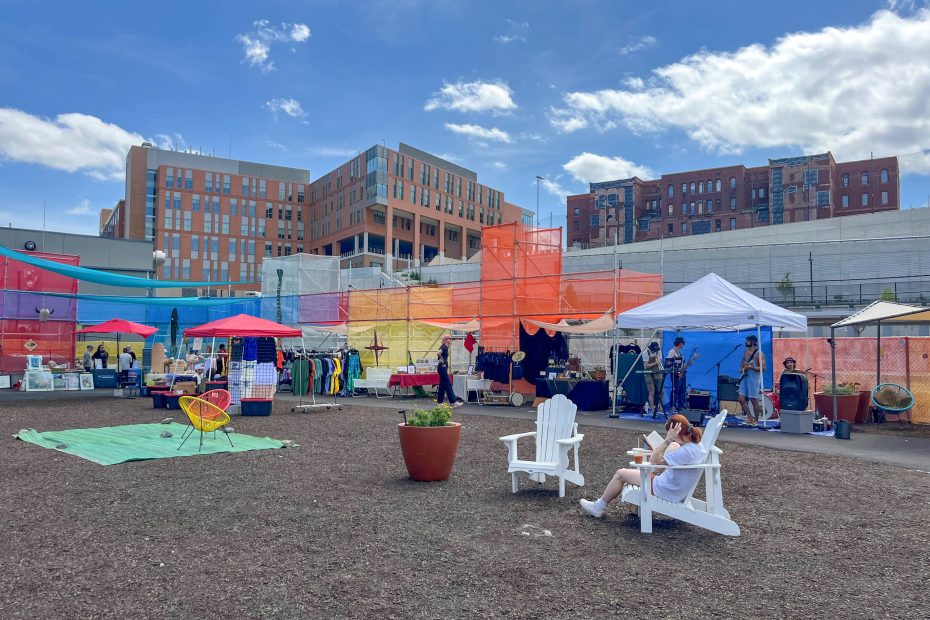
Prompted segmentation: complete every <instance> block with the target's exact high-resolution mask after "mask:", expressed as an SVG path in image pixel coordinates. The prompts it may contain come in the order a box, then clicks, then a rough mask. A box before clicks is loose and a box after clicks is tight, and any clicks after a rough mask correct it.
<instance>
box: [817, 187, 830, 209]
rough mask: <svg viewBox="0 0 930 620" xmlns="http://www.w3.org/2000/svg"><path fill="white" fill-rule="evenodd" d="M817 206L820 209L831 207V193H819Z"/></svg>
mask: <svg viewBox="0 0 930 620" xmlns="http://www.w3.org/2000/svg"><path fill="white" fill-rule="evenodd" d="M817 206H818V207H828V206H830V192H828V191H819V192H817Z"/></svg>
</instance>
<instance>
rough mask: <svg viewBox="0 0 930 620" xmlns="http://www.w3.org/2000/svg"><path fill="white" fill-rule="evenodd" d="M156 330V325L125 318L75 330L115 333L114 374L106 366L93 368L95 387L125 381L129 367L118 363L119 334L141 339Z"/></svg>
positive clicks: (85, 332)
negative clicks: (152, 325) (151, 325)
mask: <svg viewBox="0 0 930 620" xmlns="http://www.w3.org/2000/svg"><path fill="white" fill-rule="evenodd" d="M157 331H158V328H157V327H150V326H148V325H142V324H141V323H135V322H133V321H127V320H125V319H110V320H109V321H105V322H103V323H100V324H98V325H91V326H90V327H85V328H84V329H79V330H77V332H75V333H77V334H115V336H116V356H115V362H116V363H115V364H114V366H115V374H114V371H113V370H110V369H108V368H94V369H92V371H91V372H92V373H93V375H94V385H95V386H97V387H114V388H115V387H118V386H119V385H120V384H121V383H123V382H125V377H126V376H127V375H126V373H127V371H129V370H130V369H129V368H123V367H122V364H121V363H120V353H121V351H122V349H120V337H121V336H126V335H130V336H139V337H141V338H142V339H143V340H144V339H146V338H149V337H150V336H153V335H154V334H155V332H157ZM139 366H141V364H139V363H138V362H135V363H133V364H132V367H133V368H136V367H139ZM142 377H143V373H142V369H141V368H140V369H139V376H138V385H139V386H140V387H141V385H142Z"/></svg>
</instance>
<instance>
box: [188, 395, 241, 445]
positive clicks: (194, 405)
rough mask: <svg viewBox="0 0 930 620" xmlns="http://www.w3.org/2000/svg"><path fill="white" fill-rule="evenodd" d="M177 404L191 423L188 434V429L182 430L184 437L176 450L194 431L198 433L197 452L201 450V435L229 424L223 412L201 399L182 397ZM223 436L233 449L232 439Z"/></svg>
mask: <svg viewBox="0 0 930 620" xmlns="http://www.w3.org/2000/svg"><path fill="white" fill-rule="evenodd" d="M178 404H179V405H180V406H181V410H182V411H184V413H186V414H187V419H188V420H190V422H191V426H190V429H189V430H190V432H188V429H184V435H183V436H182V439H181V445H180V446H178V450H180V449H181V448H182V447H183V446H184V443H185V442H186V441H187V440H188V439H189V438H190V436H191V435H193V434H194V431H195V430H198V431H200V447H199V448H198V451H199V450H203V434H204V433H213V432H215V431H218V430H220V429H221V428H223V427H224V426H226V425H227V424H229V421H230V420H229V416H228V415H227V414H226V412H225V411H223V410H222V409H220V408H219V407H217V406H216V405H214V404H213V403H211V402H209V401H206V400H203V399H202V398H196V397H194V396H182V397H181V398H180V399H179V400H178ZM223 434H224V435H226V439H228V440H229V445H230V446H231V447H235V446H233V442H232V439H231V438H230V437H229V433H223Z"/></svg>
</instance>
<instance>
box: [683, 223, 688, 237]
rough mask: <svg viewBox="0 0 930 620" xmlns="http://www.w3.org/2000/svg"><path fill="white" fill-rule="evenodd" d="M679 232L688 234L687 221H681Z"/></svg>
mask: <svg viewBox="0 0 930 620" xmlns="http://www.w3.org/2000/svg"><path fill="white" fill-rule="evenodd" d="M681 234H683V235H687V234H688V222H682V223H681Z"/></svg>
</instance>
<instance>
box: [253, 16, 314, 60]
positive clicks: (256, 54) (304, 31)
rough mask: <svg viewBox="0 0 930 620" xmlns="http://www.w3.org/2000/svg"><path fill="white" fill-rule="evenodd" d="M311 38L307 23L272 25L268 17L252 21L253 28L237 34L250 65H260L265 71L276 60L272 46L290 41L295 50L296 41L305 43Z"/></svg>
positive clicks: (292, 48) (292, 49)
mask: <svg viewBox="0 0 930 620" xmlns="http://www.w3.org/2000/svg"><path fill="white" fill-rule="evenodd" d="M309 38H310V28H309V26H307V25H306V24H288V23H282V24H281V25H279V26H272V25H271V24H270V22H269V21H268V20H267V19H260V20H258V21H254V22H252V30H250V31H249V32H245V33H242V34H237V35H236V41H238V42H239V43H241V44H242V51H243V53H244V54H245V58H243V59H242V62H248V63H249V66H250V67H258V68H259V69H261V71H262V72H263V73H268V72H269V71H272V70H273V69H274V68H275V67H274V61H272V60H271V47H272V46H273V45H275V44H276V43H283V44H287V43H290V44H292V45H291V51H294V47H293V44H294V43H303V42H304V41H306V40H307V39H309Z"/></svg>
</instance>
